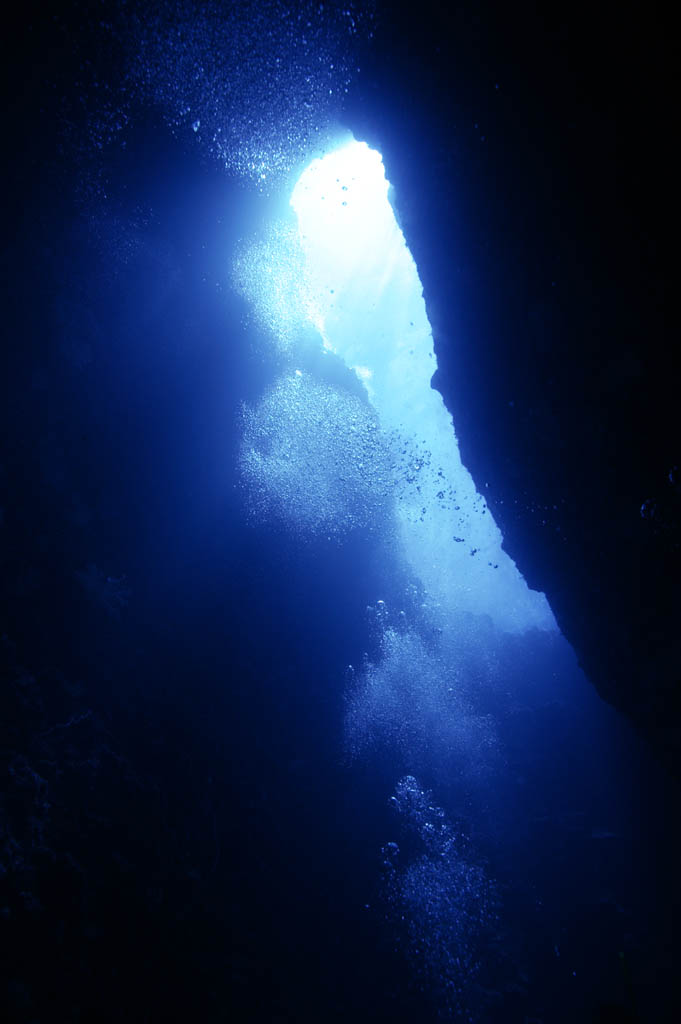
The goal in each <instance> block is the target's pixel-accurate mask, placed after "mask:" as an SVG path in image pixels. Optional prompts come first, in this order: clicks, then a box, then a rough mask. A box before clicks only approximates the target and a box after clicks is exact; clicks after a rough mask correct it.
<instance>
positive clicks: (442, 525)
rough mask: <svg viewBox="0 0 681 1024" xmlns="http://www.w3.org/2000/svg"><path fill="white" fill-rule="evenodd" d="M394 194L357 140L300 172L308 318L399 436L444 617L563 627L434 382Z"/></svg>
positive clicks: (414, 552) (406, 537)
mask: <svg viewBox="0 0 681 1024" xmlns="http://www.w3.org/2000/svg"><path fill="white" fill-rule="evenodd" d="M388 188H389V184H388V181H387V180H386V177H385V172H384V167H383V161H382V158H381V155H380V153H377V152H376V151H375V150H372V149H370V148H369V146H367V145H366V143H363V142H357V141H355V140H354V139H353V140H352V141H350V142H348V143H347V144H344V145H342V146H341V147H340V148H338V149H337V150H335V151H334V152H332V153H329V154H328V155H327V156H324V157H323V158H321V159H317V160H314V161H313V162H312V163H311V164H310V165H309V166H308V167H307V168H306V170H305V171H304V172H303V173H302V174H301V176H300V178H299V180H298V182H297V184H296V186H295V188H294V190H293V194H292V196H291V206H292V208H293V209H294V211H295V213H296V215H297V218H298V227H299V233H300V244H301V247H302V250H303V253H304V260H305V264H306V266H305V278H306V287H307V288H308V290H309V294H310V295H313V296H314V303H313V308H314V311H313V312H311V313H310V315H309V320H310V322H311V323H313V324H314V326H315V327H316V328H317V330H318V331H319V333H320V335H321V338H322V343H323V345H324V347H325V348H327V349H331V350H333V351H334V352H335V353H337V354H338V355H339V356H340V357H341V358H342V359H343V360H344V361H345V363H346V365H347V366H348V367H351V368H353V369H354V370H355V373H356V374H357V376H358V378H359V379H360V380H361V381H362V383H363V384H364V387H365V388H366V391H367V394H368V396H369V399H370V401H371V404H372V406H373V408H374V410H375V412H376V414H377V415H378V420H379V423H380V426H381V429H382V430H383V432H384V434H385V435H386V436H387V437H389V438H390V443H391V444H392V446H393V450H394V453H395V455H396V460H397V462H398V463H399V465H400V467H401V468H400V470H399V473H398V479H397V480H396V483H395V487H396V501H397V517H398V523H399V528H400V532H401V541H402V545H403V549H404V553H405V556H406V558H407V560H408V562H409V563H410V564H411V566H412V569H413V571H414V572H415V573H416V574H417V575H418V576H419V577H420V578H421V580H422V582H423V583H424V584H425V586H426V588H427V590H428V592H429V594H430V596H431V598H432V599H433V600H434V601H435V602H437V603H439V604H440V605H441V606H442V607H443V609H444V610H445V611H446V612H456V611H471V612H475V613H478V614H481V613H486V614H489V615H491V616H492V618H493V619H494V621H495V622H496V624H497V625H498V626H500V627H501V628H502V629H508V630H513V631H518V630H525V629H528V628H531V627H539V628H556V627H555V620H554V618H553V615H552V613H551V610H550V608H549V606H548V603H547V601H546V598H545V597H544V595H543V594H540V593H537V592H535V591H531V590H529V588H528V587H527V585H526V583H525V581H524V579H523V578H522V576H521V575H520V573H519V572H518V570H517V568H516V566H515V564H514V562H513V561H512V560H511V559H510V558H508V556H507V555H506V554H505V553H504V552H503V551H502V548H501V541H502V537H501V533H500V532H499V529H498V528H497V526H496V524H495V523H494V521H493V519H492V516H491V513H490V511H489V509H488V507H487V504H486V502H485V500H484V498H483V497H482V496H481V495H479V494H478V493H477V492H476V489H475V486H474V484H473V481H472V479H471V476H470V474H469V473H468V471H467V470H466V468H465V467H464V466H463V465H462V463H461V459H460V457H459V450H458V444H457V441H456V437H455V433H454V427H453V424H452V418H451V416H450V414H449V413H448V412H447V409H446V408H445V406H444V403H443V401H442V396H441V395H440V394H439V392H437V391H434V390H433V389H432V388H431V386H430V381H431V378H432V375H433V373H434V372H435V369H436V365H437V364H436V360H435V354H434V349H433V338H432V332H431V328H430V324H429V322H428V317H427V314H426V308H425V303H424V300H423V290H422V287H421V282H420V280H419V276H418V272H417V269H416V264H415V263H414V260H413V258H412V256H411V253H410V252H409V249H408V248H407V245H406V242H405V240H404V236H403V234H402V232H401V230H400V228H399V226H398V224H397V221H396V219H395V215H394V212H393V209H392V207H391V205H390V202H389V200H388Z"/></svg>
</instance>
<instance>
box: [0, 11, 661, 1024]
mask: <svg viewBox="0 0 681 1024" xmlns="http://www.w3.org/2000/svg"><path fill="white" fill-rule="evenodd" d="M83 31H85V29H83ZM41 32H42V35H41ZM36 34H37V35H38V37H39V38H38V41H37V42H36ZM520 36H523V40H524V41H523V49H522V52H523V53H526V54H529V53H532V52H533V50H534V47H535V46H541V45H542V44H543V43H544V41H545V40H544V38H543V37H540V38H538V39H535V40H533V39H532V38H531V36H527V23H525V25H524V26H523V27H522V30H521V28H518V37H519V38H520ZM474 38H475V33H474V32H473V33H472V34H471V36H470V37H469V38H468V39H467V41H468V42H471V41H474ZM516 41H517V40H516ZM15 43H16V46H15V48H14V53H13V60H12V61H11V62H8V63H7V64H6V67H7V69H8V82H9V86H10V93H11V95H12V97H13V99H12V102H11V103H10V104H9V112H8V121H7V127H6V132H7V137H8V139H10V140H12V144H13V146H14V147H15V148H14V151H13V155H14V159H13V160H12V161H11V162H9V163H8V165H7V166H6V168H5V170H6V178H7V181H6V186H5V189H6V190H5V199H6V210H5V213H6V227H7V231H6V238H5V243H4V246H3V254H2V258H3V279H4V281H5V286H6V300H5V306H4V328H5V329H4V339H5V340H4V346H3V354H2V355H3V370H2V387H3V395H2V410H1V413H0V415H1V416H2V445H3V448H2V453H1V454H0V485H1V486H2V498H0V506H1V507H2V510H3V523H2V528H1V529H2V532H1V533H0V557H1V558H2V563H1V567H2V577H1V584H0V586H1V588H2V590H1V594H2V619H1V620H0V632H1V633H2V636H3V640H2V651H3V663H2V671H3V680H2V686H3V700H5V701H6V711H3V714H2V722H3V726H2V730H3V731H2V753H3V771H4V772H5V774H4V776H3V777H4V779H5V780H6V782H7V786H6V792H5V795H4V804H3V814H4V817H3V822H4V824H3V829H4V831H3V833H2V836H3V843H4V844H5V845H4V846H3V860H2V863H3V867H4V873H3V874H2V876H1V877H0V885H1V886H2V897H1V899H0V905H1V909H2V919H1V920H0V927H1V928H2V930H3V932H4V937H5V950H6V952H5V954H4V957H3V971H4V973H5V975H6V977H5V978H3V981H4V982H5V985H4V990H3V998H4V999H5V1000H6V1004H7V1015H8V1017H7V1019H8V1020H16V1021H26V1022H28V1021H33V1022H35V1021H40V1020H43V1019H46V1018H47V1017H48V1016H49V1017H50V1018H52V1019H54V1018H55V1017H56V1018H57V1019H65V1020H74V1021H75V1020H92V1021H95V1020H107V1021H118V1020H122V1019H127V1020H140V1021H157V1020H166V1019H181V1018H184V1017H186V1016H191V1017H193V1018H195V1019H199V1020H206V1021H213V1020H216V1021H217V1020H223V1019H227V1018H230V1019H233V1018H236V1019H238V1020H253V1021H279V1020H281V1021H313V1020H314V1021H317V1020H331V1021H345V1020H349V1019H356V1020H360V1021H364V1020H366V1021H370V1020H371V1021H373V1020H377V1021H380V1020H386V1021H387V1020H391V1021H417V1020H423V1021H425V1020H434V1019H436V1014H437V1006H436V1005H433V1004H432V1002H431V1000H430V997H429V995H428V993H425V994H424V993H421V992H420V991H419V983H418V978H417V977H415V975H414V974H413V973H410V972H409V971H407V970H406V969H405V967H404V962H403V959H402V953H401V952H400V948H401V947H402V945H403V944H404V942H403V940H404V936H403V935H401V934H400V931H399V928H397V929H396V928H395V925H394V923H391V924H387V923H386V921H385V916H386V914H387V913H388V910H389V908H387V907H386V906H385V905H384V904H382V903H381V899H380V895H379V892H378V889H379V880H380V847H381V845H382V844H383V843H385V842H386V841H388V840H391V839H395V838H399V836H400V826H399V822H397V821H396V820H395V819H394V818H393V817H392V816H391V811H390V809H389V807H388V796H389V794H390V791H391V789H392V787H393V786H394V784H395V781H396V778H397V777H398V775H399V773H400V771H401V770H402V766H401V765H399V764H398V763H397V762H396V761H395V759H394V758H393V757H392V756H390V755H384V756H383V757H382V758H381V757H377V758H376V759H375V760H374V761H373V762H372V763H370V764H368V765H361V764H360V765H356V766H353V767H352V768H348V767H347V766H346V765H344V764H343V762H342V755H341V749H342V738H341V728H342V714H343V670H344V668H345V666H346V665H347V664H348V663H353V664H358V663H359V662H360V661H361V656H362V653H363V652H364V651H366V650H369V651H370V653H371V652H372V643H373V640H372V637H371V635H370V633H369V630H368V627H367V621H366V616H365V609H366V606H367V605H368V604H370V603H374V602H375V600H376V599H377V598H379V597H380V598H383V599H385V600H387V601H388V602H389V603H390V600H391V598H392V597H393V595H392V594H391V593H390V592H389V591H390V586H391V581H390V580H386V575H385V568H384V565H383V564H382V562H381V558H380V550H378V548H377V545H376V542H375V539H372V538H366V537H362V536H351V537H349V538H347V540H346V541H345V542H344V543H343V544H342V545H341V546H338V545H336V544H328V543H326V542H322V541H318V542H306V543H301V542H300V541H299V540H298V539H296V538H295V537H293V536H291V535H290V534H288V533H285V532H284V531H282V530H279V531H278V530H276V529H272V528H271V527H269V528H268V527H266V526H262V527H258V526H255V527H254V526H252V525H251V526H249V525H247V524H246V523H245V520H244V515H243V509H242V506H241V495H240V491H239V489H238V486H237V485H238V480H237V478H236V475H235V455H236V450H237V446H238V441H239V433H238V416H239V405H240V402H242V401H244V400H253V399H254V398H257V396H258V395H259V394H260V393H262V391H263V390H264V389H265V388H266V387H267V386H268V384H269V383H270V382H271V380H272V379H273V378H274V376H275V374H276V369H277V367H276V365H274V363H270V362H268V360H266V359H263V357H262V356H261V354H260V353H261V351H262V345H261V343H260V342H261V339H259V338H258V336H257V329H256V328H255V327H253V326H252V325H251V326H250V327H249V326H245V323H244V316H245V313H246V310H245V306H244V305H243V303H242V302H241V300H239V299H238V298H237V297H236V296H235V295H234V294H232V293H231V292H230V290H229V288H228V276H229V263H230V258H231V252H232V246H233V244H234V241H235V240H236V239H237V238H239V237H240V236H241V235H243V234H244V233H246V232H248V231H249V230H250V228H251V225H252V224H253V219H254V218H255V217H260V216H261V215H262V211H263V209H264V208H266V201H265V200H263V199H262V198H260V197H258V196H256V195H254V194H253V193H251V192H249V191H248V190H247V189H246V188H245V187H244V186H243V185H242V184H240V183H238V182H235V181H232V180H230V179H229V178H228V177H227V176H226V175H225V174H224V173H223V172H221V171H220V170H219V169H216V168H215V167H212V166H210V165H206V164H205V163H203V162H202V161H201V160H200V159H199V158H198V156H197V154H196V152H195V151H194V150H193V149H192V148H191V146H190V145H188V144H186V140H184V141H183V140H179V141H178V140H173V139H171V138H169V137H168V135H167V133H166V132H165V131H164V130H163V129H162V128H161V127H160V124H159V119H158V117H157V116H156V115H155V113H154V112H153V111H147V112H145V113H144V115H143V116H142V117H141V118H140V120H139V121H138V126H137V129H136V130H134V131H131V132H130V133H129V137H128V148H127V151H126V152H125V153H120V152H119V153H117V154H115V155H113V156H112V158H111V162H110V164H109V165H108V170H107V174H108V178H109V180H108V183H107V190H108V193H109V196H110V201H109V203H108V204H107V208H108V210H109V211H112V212H111V216H110V217H109V219H108V220H107V218H104V217H102V218H100V219H99V221H98V222H97V229H96V232H95V233H94V234H93V227H92V223H91V221H90V220H89V217H88V215H87V212H86V213H84V212H83V209H82V206H79V205H78V204H77V203H75V202H74V199H73V194H72V192H71V191H70V190H69V187H68V186H69V184H71V185H73V184H74V183H75V182H76V181H77V180H78V173H79V168H78V165H77V164H78V162H77V161H74V160H73V157H72V155H69V154H68V153H67V154H66V156H65V157H63V158H62V157H60V155H59V144H60V143H59V131H58V127H57V124H56V122H55V120H54V117H53V115H54V113H55V111H54V107H53V104H54V99H53V98H51V97H50V96H49V95H44V94H43V84H42V83H43V80H44V77H45V75H46V74H47V73H48V72H49V70H50V64H51V62H53V63H54V64H55V66H61V61H62V55H60V54H59V53H56V52H55V51H54V49H53V48H52V46H51V35H50V31H49V23H48V22H45V23H44V24H43V27H42V29H40V27H39V28H38V30H37V32H36V31H34V34H33V36H32V37H31V38H30V39H29V38H28V37H26V36H22V35H17V36H16V37H15ZM463 52H468V53H469V56H470V52H472V51H470V50H467V49H466V46H465V45H464V44H463V43H462V53H463ZM471 63H472V64H473V65H474V66H478V65H477V64H476V63H475V61H473V60H472V58H471ZM471 74H472V72H471ZM480 74H481V79H480V81H482V78H483V77H484V75H483V72H482V71H481V72H480ZM471 83H472V84H471V85H470V88H471V91H472V93H473V94H475V91H476V80H475V78H474V77H473V78H472V79H471ZM459 102H464V103H465V100H464V101H461V99H459ZM541 102H542V101H541V97H537V104H538V105H539V108H541ZM569 102H570V98H569V96H566V97H565V103H566V104H569ZM471 106H474V104H473V102H472V101H471ZM540 119H541V118H540ZM545 128H546V131H547V132H549V133H550V132H551V130H552V129H551V125H550V122H547V123H546V126H545ZM189 141H191V140H189ZM464 154H465V150H464ZM469 169H470V174H471V180H472V179H473V177H474V172H475V165H474V162H473V161H472V158H471V163H470V165H469ZM469 187H470V188H474V185H473V184H471V185H470V186H469ZM398 200H399V197H398ZM140 209H142V210H149V209H151V210H153V214H152V215H151V216H150V217H149V218H148V220H147V221H145V223H144V224H143V225H142V226H140V227H137V228H133V227H131V225H134V224H136V223H138V221H139V217H138V212H137V211H138V210H140ZM120 224H123V225H124V227H123V229H122V230H121V229H120ZM471 230H472V229H471ZM462 232H463V235H462V247H465V245H466V244H467V243H470V244H474V242H475V239H474V238H473V237H472V236H471V235H467V234H466V222H465V221H464V220H462ZM529 233H530V237H531V230H530V232H529ZM131 239H132V242H133V243H134V244H133V245H132V246H131ZM126 246H127V247H128V248H125V251H124V255H125V253H127V255H125V258H122V256H121V247H126ZM112 252H113V253H114V254H116V255H115V257H114V258H112V255H111V254H112ZM218 285H219V286H220V287H218ZM440 312H441V311H440ZM73 338H75V339H82V340H83V341H84V342H86V343H87V344H89V345H90V350H91V353H92V359H91V361H89V362H86V364H85V365H84V366H82V367H79V366H78V365H74V362H73V361H72V360H70V359H69V357H68V355H65V354H64V352H65V350H64V342H65V340H68V339H73ZM69 351H70V350H69ZM88 565H94V566H96V567H97V568H96V570H93V571H92V573H91V576H90V577H89V578H91V579H94V580H99V582H100V589H99V591H98V592H97V593H95V592H93V590H92V589H88V588H87V587H86V586H84V585H83V582H82V579H81V578H80V577H79V576H78V575H77V573H79V572H80V573H82V572H83V571H85V570H86V567H87V566H88ZM124 575H125V580H124V581H123V583H122V587H123V591H124V592H121V597H122V598H123V600H124V606H123V607H121V608H120V609H119V608H118V605H117V604H116V601H115V596H112V595H115V594H116V590H115V587H116V586H117V585H116V584H114V583H107V582H106V579H107V577H111V578H112V579H114V578H115V579H120V578H121V577H123V576H124ZM401 582H402V581H399V580H394V581H392V585H393V587H394V589H395V591H396V592H398V591H399V585H400V583H401ZM485 628H486V627H484V626H482V627H481V629H482V634H483V636H484V629H485ZM489 642H490V643H494V644H495V645H497V644H498V645H499V649H498V653H499V658H500V659H501V663H502V672H501V676H502V677H503V678H504V680H505V685H504V686H503V688H500V687H498V686H495V688H493V689H492V690H490V691H489V692H487V693H485V694H484V696H482V697H481V707H482V709H483V710H488V711H489V713H490V714H491V715H493V716H494V718H495V720H496V721H497V723H498V729H499V738H500V743H501V748H502V751H503V770H500V771H498V772H497V773H496V774H495V775H494V777H493V778H492V779H491V780H487V781H486V782H484V783H483V784H481V785H480V786H479V787H478V788H475V787H473V788H472V789H471V787H470V786H469V785H468V784H467V783H466V782H465V781H463V780H459V779H452V780H451V786H450V789H449V790H448V792H447V793H446V794H445V795H446V800H447V807H448V810H449V813H450V814H451V816H452V818H453V819H454V820H455V821H457V822H459V823H460V824H461V826H462V828H464V829H465V830H466V831H467V832H469V833H470V834H471V835H472V840H473V842H474V845H475V849H476V851H477V855H478V856H479V857H480V859H481V860H483V861H486V863H487V869H488V871H489V874H490V875H491V876H492V877H493V878H495V879H497V881H498V884H499V888H500V893H501V899H502V911H501V922H500V926H499V930H498V934H497V936H496V938H495V939H494V941H493V942H492V943H490V945H489V947H488V948H487V949H486V950H484V951H483V955H484V959H485V966H484V968H483V970H482V972H481V974H480V977H479V980H478V981H477V982H476V983H475V984H474V986H473V989H472V992H471V996H470V998H471V1004H472V1007H473V1009H472V1013H473V1019H474V1020H490V1021H511V1022H515V1021H518V1022H521V1021H524V1020H526V1019H537V1020H542V1021H546V1022H549V1021H550V1022H556V1024H562V1022H565V1024H567V1022H571V1021H576V1020H591V1019H633V1018H626V1017H623V1016H621V1015H620V1017H619V1018H615V1017H611V1018H608V1017H606V1016H605V1014H606V1011H605V1009H604V1008H603V1007H604V1004H617V1005H618V1006H619V1007H620V1009H621V1013H624V1012H625V1009H624V1008H628V1009H629V1010H631V1009H632V991H633V993H634V999H635V1001H636V1002H637V1004H638V1011H639V1014H640V1019H641V1020H643V1021H661V1020H664V1019H669V1020H672V1019H674V1004H675V1003H676V1002H677V1001H678V1000H677V994H676V992H675V986H674V980H673V973H672V972H673V969H674V964H675V962H676V961H675V957H676V953H675V950H676V949H677V948H678V939H677V937H676V934H675V930H676V918H675V911H676V908H677V907H678V895H679V893H678V870H677V859H676V858H677V854H678V835H677V824H676V817H677V814H676V804H675V799H676V790H675V789H674V787H673V785H672V783H671V782H669V781H668V780H667V779H666V776H665V775H664V773H663V772H662V771H661V770H660V769H659V768H658V767H657V766H656V763H655V761H654V759H653V758H652V757H651V755H650V753H649V751H648V750H647V748H645V747H644V746H643V745H642V744H641V743H640V742H639V741H638V740H636V739H635V738H634V737H633V734H632V732H631V730H630V729H629V727H628V726H627V725H626V724H625V723H624V722H623V721H620V720H619V719H618V718H617V717H616V716H615V714H614V713H613V712H611V711H610V710H609V709H606V708H604V707H603V706H601V705H600V703H599V701H598V700H597V698H596V696H595V694H594V693H593V692H592V691H591V690H590V689H589V687H588V686H587V684H586V683H585V682H584V681H583V680H582V679H581V677H580V675H579V673H578V671H577V669H576V666H575V664H574V660H573V659H572V656H571V655H570V653H569V651H567V650H566V649H565V647H564V646H561V645H560V644H557V643H556V642H555V641H553V640H551V639H550V638H546V637H544V638H542V637H536V636H535V637H530V638H529V639H527V640H521V639H517V640H508V641H507V642H505V643H502V642H500V641H499V640H498V638H494V637H493V636H490V638H489ZM373 653H375V651H374V652H373ZM480 672H481V679H483V680H484V678H485V677H484V672H483V669H482V668H481V669H480ZM485 705H487V706H485ZM68 723H71V724H68ZM423 782H424V783H425V784H429V783H432V782H433V780H430V779H428V778H424V779H423ZM600 829H603V830H606V831H612V832H613V833H614V834H615V837H613V838H593V834H594V832H593V830H597V831H598V830H600ZM8 837H13V842H10V840H9V839H8ZM366 904H369V907H368V909H367V907H366ZM396 947H397V951H396ZM556 949H558V952H559V954H560V955H557V953H556ZM620 951H622V952H624V954H625V960H624V966H623V964H622V962H620V960H619V957H618V954H619V952H620ZM573 972H575V973H573ZM627 972H628V974H627ZM628 976H630V977H631V987H629V985H628V982H627V977H628ZM614 1012H615V1011H614V1010H613V1013H614ZM599 1014H600V1016H599Z"/></svg>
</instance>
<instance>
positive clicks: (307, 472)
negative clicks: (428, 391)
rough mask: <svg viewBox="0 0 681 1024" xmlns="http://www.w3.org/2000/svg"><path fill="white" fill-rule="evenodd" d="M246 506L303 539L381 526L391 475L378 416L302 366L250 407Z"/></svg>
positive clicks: (243, 458) (244, 459) (244, 457)
mask: <svg viewBox="0 0 681 1024" xmlns="http://www.w3.org/2000/svg"><path fill="white" fill-rule="evenodd" d="M243 418H244V430H243V440H242V445H241V452H240V460H239V461H240V470H241V479H242V481H243V485H244V489H245V494H246V500H247V506H248V510H249V513H250V515H251V517H252V518H253V519H255V520H256V521H258V522H263V521H264V522H267V521H275V522H277V521H278V522H280V523H283V524H284V525H286V526H288V527H290V528H293V529H294V530H295V531H296V532H297V533H298V534H299V535H300V536H301V537H302V536H310V535H311V536H315V535H327V536H334V537H339V536H342V535H343V534H345V533H347V532H348V531H350V530H354V529H358V528H364V529H373V528H380V526H381V525H382V524H383V523H384V522H385V517H386V514H387V512H388V510H389V505H390V502H389V499H390V490H391V485H390V475H389V471H388V467H387V459H386V455H385V449H384V445H383V442H382V438H381V433H380V430H379V428H378V423H377V421H376V417H375V415H374V413H373V412H372V410H371V408H370V406H369V405H368V404H367V403H365V402H362V401H361V400H360V399H359V398H357V397H356V396H354V395H351V394H349V393H347V392H344V391H339V390H337V389H335V388H332V387H330V386H328V385H327V384H323V383H320V382H319V381H316V380H314V379H313V378H312V377H311V376H310V375H309V374H305V373H302V372H301V371H299V370H296V371H295V372H294V373H292V374H287V375H285V376H284V377H282V378H281V379H280V380H279V381H278V382H277V384H275V385H274V387H273V388H272V389H271V390H270V391H269V392H268V393H267V394H266V395H265V396H264V397H263V399H262V400H261V401H260V403H259V404H258V405H257V406H256V407H255V408H250V407H246V408H245V409H244V415H243Z"/></svg>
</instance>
